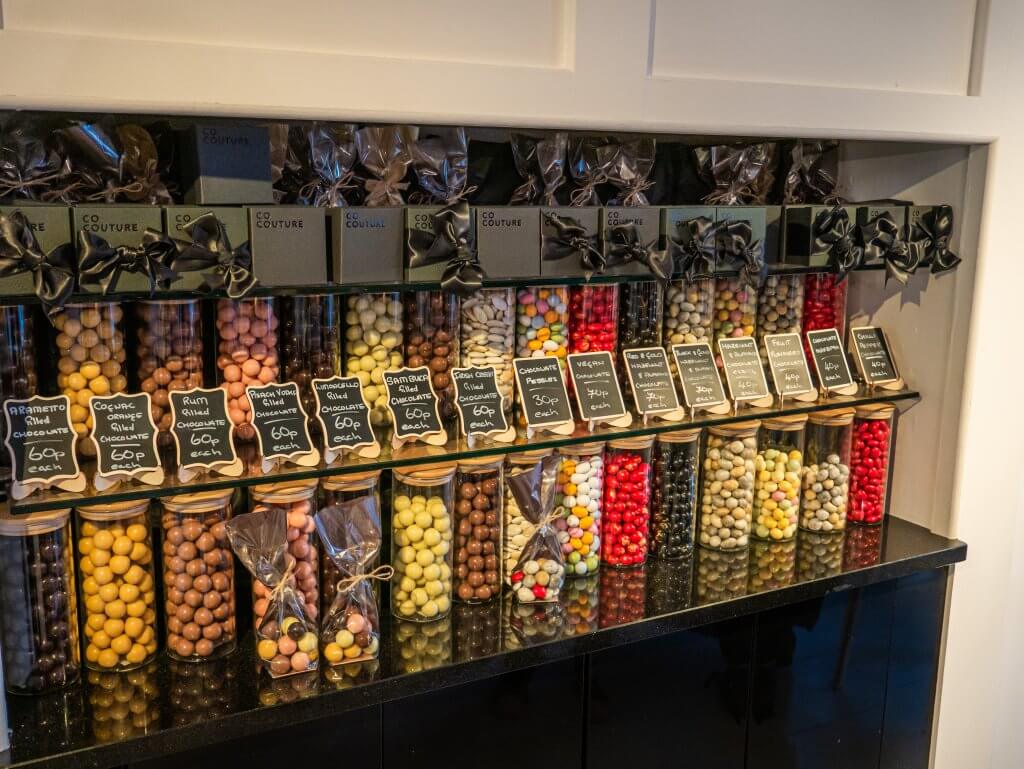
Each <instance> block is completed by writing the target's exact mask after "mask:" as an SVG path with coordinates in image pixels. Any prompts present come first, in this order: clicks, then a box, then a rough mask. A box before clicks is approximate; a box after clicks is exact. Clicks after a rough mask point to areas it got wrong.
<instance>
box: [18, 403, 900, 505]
mask: <svg viewBox="0 0 1024 769" xmlns="http://www.w3.org/2000/svg"><path fill="white" fill-rule="evenodd" d="M919 398H920V394H919V393H918V392H917V391H916V390H909V389H908V390H898V391H886V390H875V391H874V392H867V391H864V392H861V393H859V394H857V395H850V396H835V397H831V398H827V399H824V400H820V401H818V402H815V403H802V402H799V401H787V402H786V404H785V407H784V408H782V409H779V408H750V407H742V408H740V410H739V413H738V414H733V413H729V414H725V415H721V416H720V415H714V414H700V415H698V416H697V418H691V419H687V420H684V421H681V422H662V421H659V420H652V421H650V422H648V423H647V424H644V423H643V422H642V421H640V420H639V419H634V422H633V424H632V425H630V426H629V427H626V428H614V427H607V426H599V427H595V428H594V429H593V430H590V429H588V426H587V424H586V423H585V422H577V423H576V429H575V430H574V431H573V432H572V434H571V435H552V434H549V433H536V434H534V435H533V436H532V437H528V436H527V434H526V430H525V428H517V436H516V439H515V441H514V442H513V443H495V442H491V441H478V442H476V443H474V445H473V446H470V445H469V444H468V443H467V441H466V440H465V439H464V438H463V437H461V436H459V437H457V438H452V439H451V440H449V441H448V443H446V444H445V445H444V446H428V445H426V444H422V443H414V444H408V445H406V446H403V447H402V448H400V449H398V450H392V448H391V444H390V434H385V435H383V436H382V437H381V443H382V451H381V455H380V456H379V457H376V458H374V459H366V458H362V457H357V456H355V455H351V454H349V455H346V456H344V457H342V458H340V459H338V460H336V461H335V462H334V463H332V464H330V465H326V464H321V465H319V466H317V467H298V466H296V465H279V466H278V467H277V468H276V469H274V470H273V471H272V472H271V473H269V474H264V473H263V472H262V470H261V468H260V458H259V456H258V455H257V454H256V450H255V444H248V445H244V446H242V447H240V448H239V456H240V457H241V458H242V459H243V460H244V461H245V465H246V470H245V472H244V473H243V475H242V476H241V477H239V478H229V477H227V476H222V475H216V474H211V475H205V476H200V477H198V478H195V479H192V480H191V481H189V482H187V483H185V482H182V481H180V480H179V479H178V477H177V475H176V474H175V473H174V472H173V468H171V471H170V472H167V474H166V475H167V478H166V480H165V481H164V483H163V484H162V485H160V486H145V485H142V484H139V483H135V482H132V483H126V484H122V485H121V486H119V487H116V488H114V489H109V490H107V491H105V492H98V491H95V490H94V489H92V483H91V476H92V467H91V466H88V465H87V466H85V467H84V469H85V472H86V475H87V477H88V478H89V480H90V483H89V490H87V491H85V492H82V493H80V494H79V493H67V492H63V491H60V490H53V491H44V492H40V493H37V494H34V495H32V496H30V497H29V498H27V499H24V500H21V501H19V502H9V503H7V504H8V505H9V508H10V512H11V513H13V514H15V515H20V514H26V513H33V512H38V511H40V510H53V509H56V508H63V507H75V506H77V505H80V504H100V503H108V502H118V501H125V500H131V499H147V498H153V497H163V496H168V495H172V494H183V493H194V492H199V491H209V490H214V489H230V488H235V487H238V486H253V485H256V484H261V483H272V482H278V481H286V480H300V479H306V478H322V477H324V476H331V475H341V474H345V473H353V472H362V471H366V470H383V469H388V468H392V467H403V466H407V465H416V464H423V463H425V462H439V461H456V460H459V459H466V458H470V457H478V456H483V455H494V454H511V453H515V452H519V451H524V450H536V449H554V448H558V447H560V446H571V445H575V444H579V443H588V442H592V441H608V440H615V439H617V438H630V437H634V436H638V435H656V434H658V433H663V432H669V431H671V430H679V429H683V428H692V427H708V426H711V425H722V424H729V423H732V422H742V421H746V420H750V419H763V418H766V417H773V416H784V415H792V414H810V413H812V412H815V411H825V410H827V409H834V408H840V407H853V406H861V405H866V404H871V403H893V404H896V405H906V406H909V405H911V404H913V403H914V402H916V401H917V400H919ZM0 509H2V507H0Z"/></svg>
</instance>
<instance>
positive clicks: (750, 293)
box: [711, 278, 757, 355]
mask: <svg viewBox="0 0 1024 769" xmlns="http://www.w3.org/2000/svg"><path fill="white" fill-rule="evenodd" d="M756 318H757V291H756V290H755V289H753V288H751V287H750V286H748V285H747V284H746V283H744V282H743V281H742V280H740V279H739V278H719V279H718V280H717V281H716V283H715V314H714V317H713V319H712V331H713V333H714V337H715V342H717V341H718V340H719V339H727V338H730V337H733V338H734V337H741V336H754V331H755V329H756V328H757V326H756ZM715 342H712V344H711V349H712V350H714V351H715V354H716V355H717V353H718V346H717V344H715Z"/></svg>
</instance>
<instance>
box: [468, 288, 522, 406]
mask: <svg viewBox="0 0 1024 769" xmlns="http://www.w3.org/2000/svg"><path fill="white" fill-rule="evenodd" d="M460 304H461V309H460V312H459V321H460V322H459V340H460V343H459V358H460V362H459V365H460V366H462V367H464V368H470V367H473V366H477V367H482V366H494V368H495V369H497V374H498V392H500V393H501V397H502V398H503V399H504V402H503V405H504V408H505V411H506V412H509V411H511V410H512V403H513V401H514V397H513V396H514V393H515V371H514V369H513V367H512V360H513V358H515V354H516V336H515V335H516V322H515V318H514V316H513V313H515V310H516V295H515V289H513V288H485V289H481V290H480V291H477V292H476V293H474V294H473V295H472V296H469V297H465V298H464V299H463V300H462V302H461V303H460Z"/></svg>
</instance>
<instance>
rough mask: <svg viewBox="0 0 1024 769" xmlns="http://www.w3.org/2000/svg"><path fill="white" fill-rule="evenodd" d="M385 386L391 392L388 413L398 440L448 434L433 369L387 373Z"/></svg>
mask: <svg viewBox="0 0 1024 769" xmlns="http://www.w3.org/2000/svg"><path fill="white" fill-rule="evenodd" d="M384 386H385V387H386V388H387V391H388V411H390V412H391V416H392V419H393V420H394V430H395V433H394V434H395V437H396V438H398V439H400V440H406V439H409V438H422V437H424V436H426V435H432V434H434V433H439V432H442V431H443V430H444V427H443V426H442V425H441V415H440V413H439V412H438V408H437V396H436V395H435V394H434V390H433V388H432V387H431V386H430V369H429V368H427V367H426V366H420V367H419V368H403V369H399V370H398V371H385V372H384Z"/></svg>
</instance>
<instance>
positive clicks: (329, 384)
mask: <svg viewBox="0 0 1024 769" xmlns="http://www.w3.org/2000/svg"><path fill="white" fill-rule="evenodd" d="M313 396H314V397H315V398H316V418H317V419H318V420H320V425H321V426H322V428H323V432H324V447H325V448H328V449H330V450H331V451H341V450H342V449H350V450H351V449H358V448H361V447H363V446H370V445H372V444H373V443H374V442H375V440H376V439H375V438H374V435H373V426H372V425H371V424H370V407H369V406H367V405H366V399H365V398H363V388H362V386H361V385H360V384H359V378H358V377H354V376H346V377H340V376H336V377H331V378H330V379H314V380H313Z"/></svg>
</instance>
